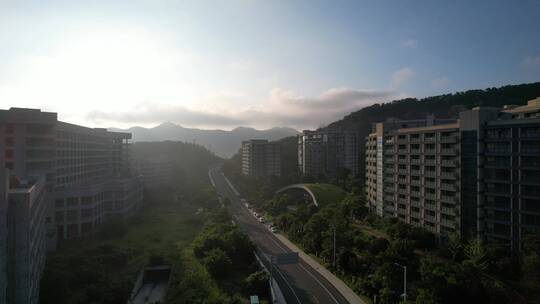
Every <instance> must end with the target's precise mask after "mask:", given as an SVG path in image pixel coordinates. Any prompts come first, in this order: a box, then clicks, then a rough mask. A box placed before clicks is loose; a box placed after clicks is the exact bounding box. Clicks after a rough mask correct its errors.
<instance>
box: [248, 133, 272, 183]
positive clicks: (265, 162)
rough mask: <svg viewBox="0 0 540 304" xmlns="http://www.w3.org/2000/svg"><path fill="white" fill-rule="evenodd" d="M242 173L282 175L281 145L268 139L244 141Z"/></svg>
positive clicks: (250, 174) (249, 174)
mask: <svg viewBox="0 0 540 304" xmlns="http://www.w3.org/2000/svg"><path fill="white" fill-rule="evenodd" d="M242 174H244V175H248V176H281V146H280V145H279V144H278V143H272V142H268V140H260V139H252V140H248V141H243V142H242Z"/></svg>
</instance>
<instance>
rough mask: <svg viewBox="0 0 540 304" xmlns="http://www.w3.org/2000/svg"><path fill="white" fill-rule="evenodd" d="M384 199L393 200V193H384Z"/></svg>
mask: <svg viewBox="0 0 540 304" xmlns="http://www.w3.org/2000/svg"><path fill="white" fill-rule="evenodd" d="M384 200H385V201H391V202H393V201H394V196H393V195H385V196H384Z"/></svg>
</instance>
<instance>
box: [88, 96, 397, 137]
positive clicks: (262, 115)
mask: <svg viewBox="0 0 540 304" xmlns="http://www.w3.org/2000/svg"><path fill="white" fill-rule="evenodd" d="M394 96H395V95H394V94H393V93H391V92H385V91H372V90H354V89H349V88H331V89H329V90H327V91H325V92H322V93H321V94H319V95H318V96H315V97H305V96H300V95H297V94H295V93H294V92H293V91H290V90H284V89H281V88H274V89H272V90H270V92H269V93H268V96H267V97H266V98H264V99H263V100H260V101H258V102H257V103H256V105H246V106H243V107H242V106H238V105H239V104H240V103H239V102H236V104H237V106H235V107H217V108H212V107H206V108H204V109H194V108H186V107H183V106H176V105H166V104H158V103H151V102H147V103H141V104H138V105H137V106H135V107H133V108H130V109H129V110H124V111H114V112H112V111H92V112H91V113H90V114H89V115H88V119H90V120H91V121H94V122H99V123H101V124H104V123H107V122H108V123H117V124H118V123H121V124H122V125H128V126H129V125H134V124H146V125H155V124H158V123H161V122H163V121H172V122H175V123H178V124H181V125H186V126H195V127H205V128H216V127H218V128H233V127H236V126H239V125H244V126H253V127H259V128H267V127H274V126H289V127H294V128H297V129H303V128H314V127H317V126H319V125H320V124H321V123H330V122H332V121H335V120H337V119H340V118H342V117H343V116H344V115H346V114H348V113H350V112H352V111H354V110H358V109H360V108H362V107H365V106H369V105H371V104H373V103H376V102H384V101H389V100H391V99H392V98H394ZM212 98H214V102H216V103H220V102H219V101H218V99H220V98H221V97H220V95H219V94H218V95H213V97H212ZM223 98H225V99H224V100H225V102H226V103H227V102H231V101H230V100H229V101H227V100H228V99H229V98H231V96H230V95H227V96H223ZM238 98H241V99H242V98H245V96H238Z"/></svg>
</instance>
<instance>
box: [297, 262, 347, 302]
mask: <svg viewBox="0 0 540 304" xmlns="http://www.w3.org/2000/svg"><path fill="white" fill-rule="evenodd" d="M298 265H300V267H302V269H304V271H305V272H307V274H309V275H310V276H311V277H312V278H313V279H314V280H315V281H317V283H319V285H321V287H322V288H323V289H324V290H325V291H326V292H327V293H328V294H329V295H330V297H331V298H332V300H334V302H336V303H338V304H339V302H338V300H337V299H336V298H335V297H334V295H333V294H332V293H330V290H328V288H326V286H324V285H323V283H321V281H319V279H317V277H315V276H314V275H313V274H312V273H311V272H309V270H307V269H306V268H305V267H304V265H302V264H301V263H298Z"/></svg>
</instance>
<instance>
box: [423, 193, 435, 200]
mask: <svg viewBox="0 0 540 304" xmlns="http://www.w3.org/2000/svg"><path fill="white" fill-rule="evenodd" d="M424 197H425V198H427V199H432V200H434V199H437V194H435V193H424Z"/></svg>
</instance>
